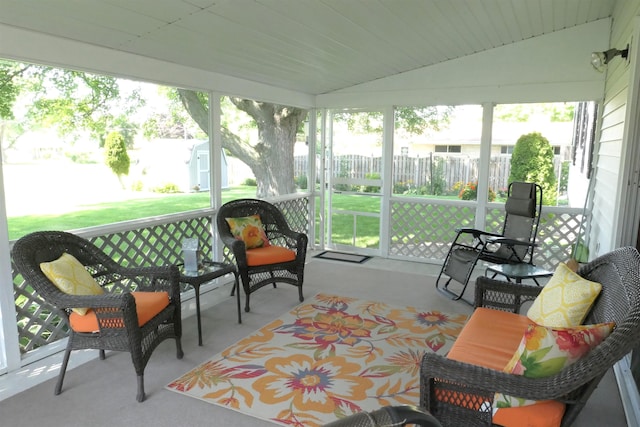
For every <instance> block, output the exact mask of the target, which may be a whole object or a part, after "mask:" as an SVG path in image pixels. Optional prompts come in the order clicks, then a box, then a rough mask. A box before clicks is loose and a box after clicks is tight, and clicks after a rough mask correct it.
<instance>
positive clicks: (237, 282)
mask: <svg viewBox="0 0 640 427" xmlns="http://www.w3.org/2000/svg"><path fill="white" fill-rule="evenodd" d="M233 275H234V276H235V279H234V282H233V289H234V291H235V292H236V301H237V302H238V323H242V310H240V280H238V273H237V272H236V273H233ZM231 295H233V292H232V293H231Z"/></svg>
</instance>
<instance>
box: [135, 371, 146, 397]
mask: <svg viewBox="0 0 640 427" xmlns="http://www.w3.org/2000/svg"><path fill="white" fill-rule="evenodd" d="M144 398H145V395H144V374H140V375H138V394H137V395H136V400H137V401H138V402H143V401H144Z"/></svg>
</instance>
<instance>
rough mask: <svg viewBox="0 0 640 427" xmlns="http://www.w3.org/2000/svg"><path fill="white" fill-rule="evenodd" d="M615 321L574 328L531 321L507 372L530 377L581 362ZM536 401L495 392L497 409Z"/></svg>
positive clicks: (537, 376) (558, 370)
mask: <svg viewBox="0 0 640 427" xmlns="http://www.w3.org/2000/svg"><path fill="white" fill-rule="evenodd" d="M614 326H615V323H613V322H609V323H599V324H596V325H581V326H576V327H573V328H547V327H545V326H541V325H536V324H530V325H529V327H528V328H527V330H526V332H525V333H524V336H523V337H522V341H520V345H519V346H518V349H517V350H516V352H515V354H514V355H513V357H512V358H511V360H510V361H509V363H507V366H505V367H504V369H503V370H504V372H508V373H512V374H516V375H524V376H525V377H528V378H542V377H548V376H551V375H554V374H557V373H558V372H560V371H561V370H562V369H563V368H565V367H566V366H569V365H571V364H572V363H575V362H576V361H578V360H579V359H580V358H581V357H583V356H585V355H586V354H587V353H589V351H591V349H593V348H595V347H596V346H597V345H598V344H600V343H601V342H602V341H603V340H604V339H605V338H606V337H608V336H609V334H610V333H611V331H612V330H613V328H614ZM534 403H536V401H534V400H527V399H522V398H518V397H512V396H506V395H503V394H502V393H496V395H495V397H494V405H495V407H496V408H511V407H516V406H526V405H531V404H534Z"/></svg>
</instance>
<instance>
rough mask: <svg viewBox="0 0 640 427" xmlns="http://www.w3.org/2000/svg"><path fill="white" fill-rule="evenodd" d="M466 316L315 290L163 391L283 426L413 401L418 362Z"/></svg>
mask: <svg viewBox="0 0 640 427" xmlns="http://www.w3.org/2000/svg"><path fill="white" fill-rule="evenodd" d="M466 320H467V316H466V315H458V314H456V315H448V314H445V313H442V312H439V311H437V310H432V309H419V308H414V307H397V306H392V305H389V304H385V303H382V302H376V301H364V300H359V299H355V298H348V297H341V296H335V295H326V294H318V295H316V296H315V297H313V298H311V299H310V300H309V301H307V302H304V303H303V304H300V305H299V306H297V307H296V308H294V309H293V310H291V311H290V312H289V313H287V314H285V315H283V316H281V317H280V318H278V319H277V320H275V321H273V322H271V323H270V324H268V325H266V326H264V327H263V328H261V329H260V330H258V331H256V332H255V333H253V334H252V335H250V336H248V337H246V338H244V339H242V340H240V341H239V342H238V343H236V344H234V345H232V346H231V347H229V348H227V349H226V350H224V351H223V352H221V353H219V354H217V355H216V356H214V357H213V358H212V359H211V360H209V361H207V362H205V363H203V364H201V365H200V366H198V367H196V368H194V369H192V370H191V371H189V372H187V373H186V374H184V375H183V376H181V377H180V378H178V379H176V380H175V381H173V382H171V383H170V384H169V385H167V388H168V389H169V390H172V391H175V392H178V393H182V394H185V395H188V396H191V397H195V398H197V399H201V400H203V401H205V402H209V403H213V404H216V405H221V406H224V407H227V408H230V409H233V410H236V411H239V412H242V413H244V414H247V415H251V416H254V417H257V418H261V419H266V420H270V421H272V422H274V423H277V424H282V425H286V426H305V427H306V426H321V425H323V424H326V423H328V422H331V421H335V420H336V419H338V418H342V417H345V416H347V415H351V414H352V413H356V412H361V411H373V410H376V409H379V408H380V407H382V406H386V405H402V404H411V405H417V404H418V401H419V396H420V378H419V375H418V374H419V369H420V361H421V359H422V356H423V355H424V354H425V352H436V353H440V354H444V353H446V351H448V350H449V348H450V346H451V344H452V342H453V341H454V340H455V338H456V337H457V335H458V333H459V332H460V330H461V329H462V326H463V325H464V323H465V322H466Z"/></svg>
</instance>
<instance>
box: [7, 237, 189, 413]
mask: <svg viewBox="0 0 640 427" xmlns="http://www.w3.org/2000/svg"><path fill="white" fill-rule="evenodd" d="M12 255H13V260H14V262H15V265H16V268H17V270H18V271H19V272H20V274H21V275H22V277H23V278H24V280H25V282H26V283H28V284H29V285H30V286H32V287H33V289H34V290H35V292H36V293H37V294H38V296H40V297H41V298H42V299H43V300H44V301H45V302H46V303H47V304H49V305H51V306H52V307H53V308H54V309H56V310H57V311H58V312H59V313H60V317H61V323H62V325H61V326H62V327H65V328H68V330H69V339H68V342H67V348H66V350H65V353H64V358H63V361H62V366H61V367H60V374H59V375H58V381H57V383H56V387H55V394H56V395H58V394H60V392H61V391H62V383H63V381H64V376H65V372H66V369H67V364H68V362H69V356H70V354H71V352H72V351H73V350H81V349H97V350H99V351H100V359H101V360H104V359H105V350H113V351H127V352H129V353H131V359H132V361H133V366H134V368H135V372H136V375H137V385H138V391H137V396H136V398H137V400H138V402H142V401H143V400H144V399H145V391H144V369H145V366H146V365H147V362H148V361H149V358H150V357H151V354H152V352H153V351H154V349H155V348H156V347H157V346H158V345H159V344H160V343H161V342H162V341H164V340H165V339H169V338H172V339H175V341H176V348H177V357H178V359H181V358H182V357H183V351H182V344H181V336H182V323H181V312H180V288H179V281H178V278H179V272H178V267H176V266H165V267H124V266H122V265H120V264H118V263H117V262H116V261H114V260H113V259H112V258H111V257H110V256H109V255H107V254H105V253H104V252H103V251H102V250H100V249H99V248H98V247H96V246H95V245H93V244H92V243H91V242H89V241H88V240H86V239H84V238H82V237H80V236H77V235H74V234H71V233H67V232H62V231H41V232H35V233H31V234H28V235H26V236H24V237H22V238H20V239H18V240H17V241H16V243H15V245H14V246H13V253H12Z"/></svg>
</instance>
